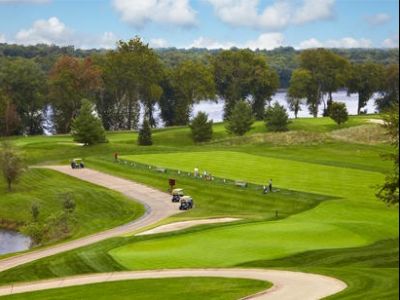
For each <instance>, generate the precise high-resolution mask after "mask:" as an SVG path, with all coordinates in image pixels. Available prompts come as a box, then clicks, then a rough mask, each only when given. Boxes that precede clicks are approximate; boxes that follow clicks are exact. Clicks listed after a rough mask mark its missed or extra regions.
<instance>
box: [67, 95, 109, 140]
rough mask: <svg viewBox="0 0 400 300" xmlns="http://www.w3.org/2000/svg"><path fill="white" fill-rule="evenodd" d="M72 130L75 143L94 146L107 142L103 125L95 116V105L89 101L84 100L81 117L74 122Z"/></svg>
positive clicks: (80, 112)
mask: <svg viewBox="0 0 400 300" xmlns="http://www.w3.org/2000/svg"><path fill="white" fill-rule="evenodd" d="M71 128H72V131H71V132H72V136H73V137H74V141H75V142H78V143H83V144H85V145H94V144H98V143H104V142H106V141H107V139H106V134H105V130H104V128H103V125H102V123H101V121H100V119H99V118H98V117H96V116H95V115H94V114H93V105H92V104H91V103H90V102H89V100H86V99H83V100H82V107H81V109H80V111H79V115H78V117H76V118H75V119H74V120H73V121H72V125H71Z"/></svg>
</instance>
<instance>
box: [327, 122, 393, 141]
mask: <svg viewBox="0 0 400 300" xmlns="http://www.w3.org/2000/svg"><path fill="white" fill-rule="evenodd" d="M329 135H330V136H331V137H332V138H334V139H336V140H339V141H344V142H350V143H360V144H367V145H375V144H382V143H388V142H389V141H390V140H389V137H388V135H387V134H386V131H385V129H384V128H383V127H382V126H381V125H372V124H371V125H362V126H356V127H350V128H344V129H339V130H335V131H332V132H331V133H330V134H329Z"/></svg>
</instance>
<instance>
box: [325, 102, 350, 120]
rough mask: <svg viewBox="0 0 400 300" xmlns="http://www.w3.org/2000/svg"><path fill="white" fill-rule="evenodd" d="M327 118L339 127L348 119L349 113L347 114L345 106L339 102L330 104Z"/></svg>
mask: <svg viewBox="0 0 400 300" xmlns="http://www.w3.org/2000/svg"><path fill="white" fill-rule="evenodd" d="M329 116H330V117H331V119H332V120H334V121H335V122H336V123H337V124H338V125H339V126H340V125H342V124H343V123H345V122H347V120H348V119H349V113H348V112H347V108H346V104H344V103H340V102H332V104H331V107H330V110H329Z"/></svg>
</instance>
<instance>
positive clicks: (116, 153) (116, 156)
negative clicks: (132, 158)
mask: <svg viewBox="0 0 400 300" xmlns="http://www.w3.org/2000/svg"><path fill="white" fill-rule="evenodd" d="M114 159H115V161H118V152H115V153H114Z"/></svg>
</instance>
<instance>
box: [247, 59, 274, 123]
mask: <svg viewBox="0 0 400 300" xmlns="http://www.w3.org/2000/svg"><path fill="white" fill-rule="evenodd" d="M250 76H251V77H250V78H251V80H250V94H251V98H252V103H251V104H252V109H253V114H254V115H255V117H256V119H257V120H263V118H264V112H265V105H266V103H267V102H268V103H270V102H271V97H272V95H273V94H274V93H275V92H276V90H277V89H278V87H279V77H278V74H277V73H276V72H275V71H274V70H273V69H271V68H270V67H269V66H268V65H267V62H266V60H265V58H264V57H261V56H258V57H254V58H253V60H252V70H251V74H250Z"/></svg>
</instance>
